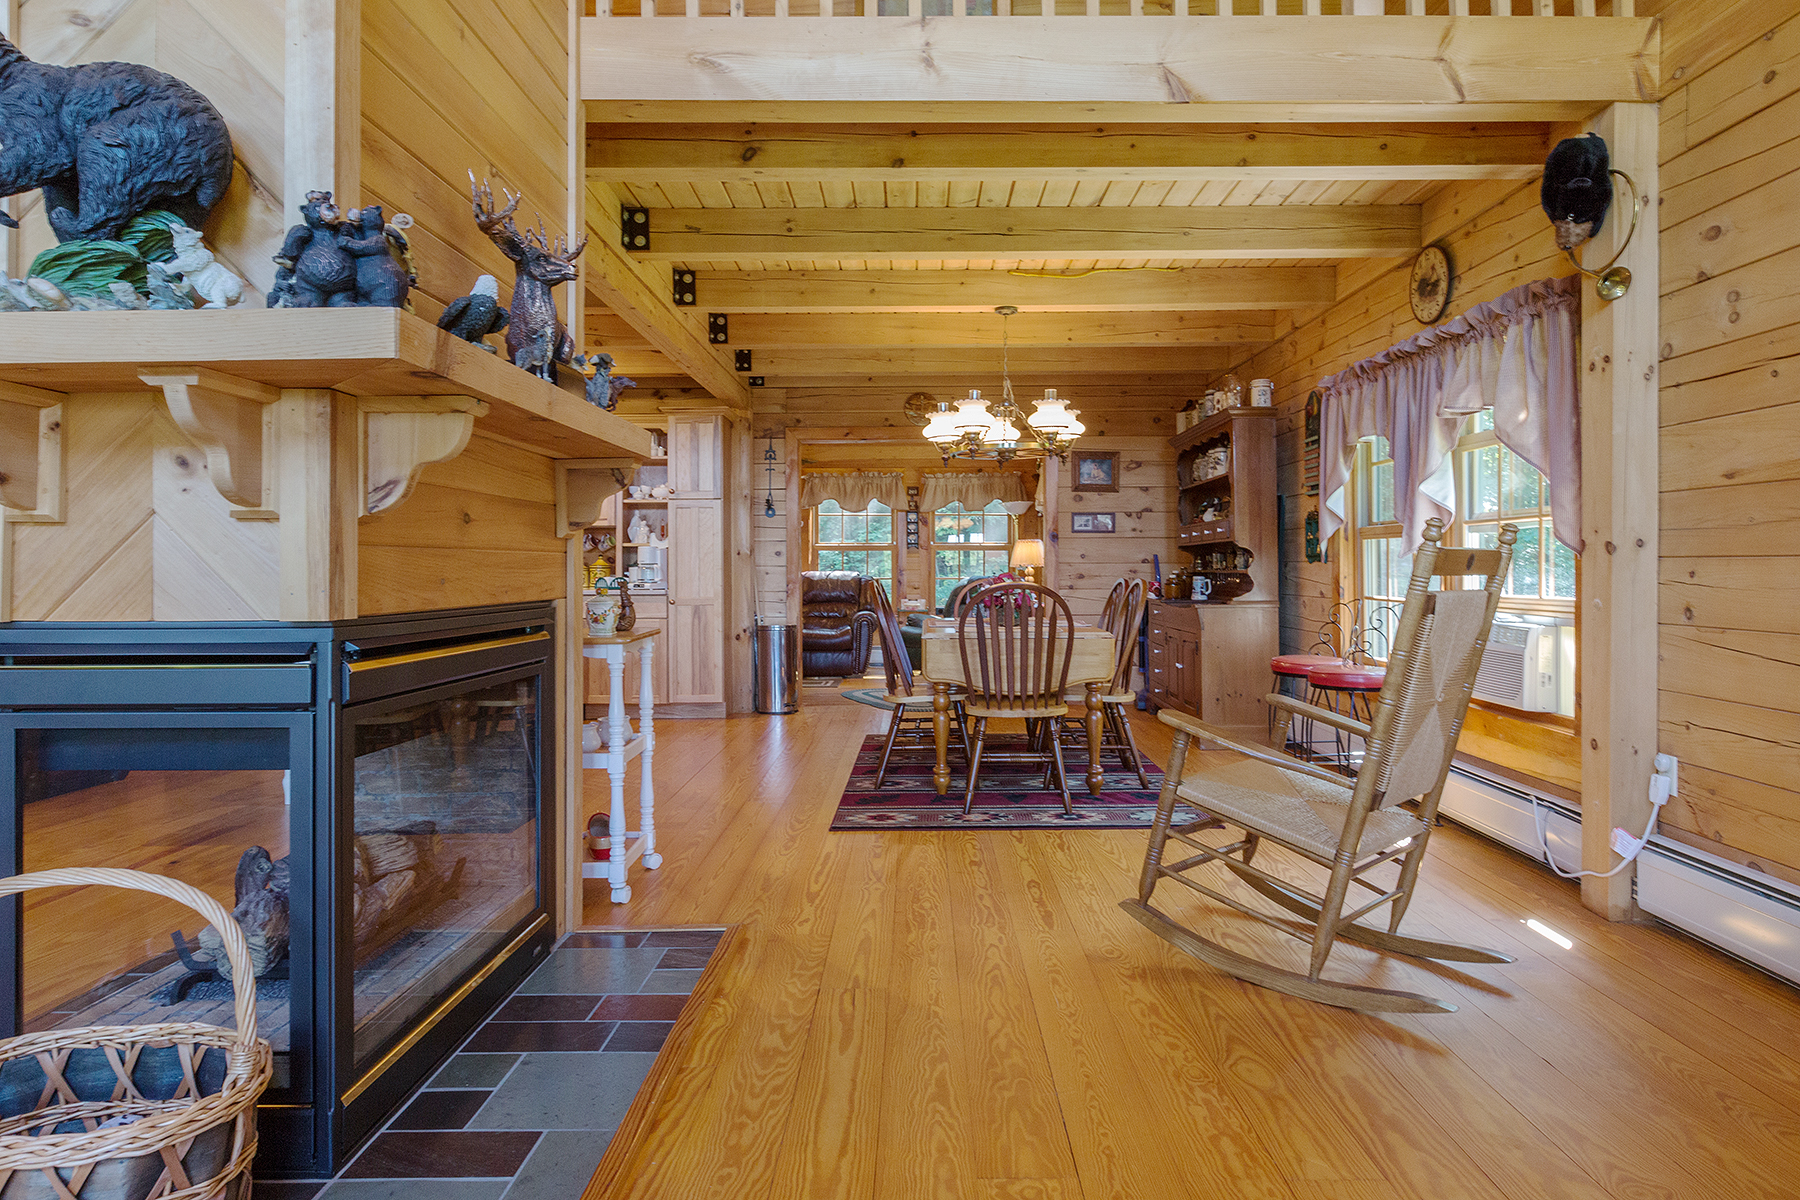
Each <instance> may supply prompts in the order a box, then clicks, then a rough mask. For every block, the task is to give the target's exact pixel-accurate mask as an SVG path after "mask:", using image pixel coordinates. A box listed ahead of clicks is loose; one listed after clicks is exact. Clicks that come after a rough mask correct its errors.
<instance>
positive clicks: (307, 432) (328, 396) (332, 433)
mask: <svg viewBox="0 0 1800 1200" xmlns="http://www.w3.org/2000/svg"><path fill="white" fill-rule="evenodd" d="M274 408H275V431H276V439H275V440H276V445H277V446H278V447H279V453H278V454H276V455H275V460H274V475H275V495H276V500H277V503H281V501H282V497H286V502H285V506H284V509H283V511H282V513H281V532H280V558H281V604H280V614H281V619H282V620H283V621H341V620H347V619H349V618H351V617H354V616H356V613H357V598H356V545H357V535H356V517H357V512H358V511H359V509H360V500H361V497H362V495H363V494H365V493H364V492H363V489H362V487H361V486H360V485H361V481H362V472H361V471H360V470H359V469H358V468H359V465H360V463H359V458H360V450H359V446H360V443H361V441H362V439H361V437H360V436H359V435H360V430H359V425H360V421H359V420H358V419H357V417H358V414H357V410H356V402H355V401H354V400H352V399H350V398H349V397H341V398H339V397H335V395H334V393H332V392H329V391H322V390H314V389H303V388H295V389H289V390H285V391H283V392H282V393H281V399H280V400H278V401H276V403H275V405H274Z"/></svg>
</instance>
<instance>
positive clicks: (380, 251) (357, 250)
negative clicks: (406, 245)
mask: <svg viewBox="0 0 1800 1200" xmlns="http://www.w3.org/2000/svg"><path fill="white" fill-rule="evenodd" d="M338 234H339V236H338V244H339V245H340V246H342V247H343V248H344V253H346V254H348V255H349V256H350V257H351V258H354V259H355V260H356V303H358V304H359V305H364V306H369V307H376V308H405V307H406V291H407V288H408V287H410V286H411V284H412V279H411V277H409V276H408V275H407V273H406V268H405V267H403V266H401V265H400V260H399V259H397V258H395V257H394V244H393V242H392V241H390V240H389V236H388V232H387V226H386V223H385V222H384V221H383V220H382V213H381V206H380V205H379V204H365V205H363V206H362V207H361V208H353V209H351V210H350V212H349V213H348V214H346V219H345V221H344V223H343V224H342V225H340V226H339V227H338ZM396 236H397V235H396Z"/></svg>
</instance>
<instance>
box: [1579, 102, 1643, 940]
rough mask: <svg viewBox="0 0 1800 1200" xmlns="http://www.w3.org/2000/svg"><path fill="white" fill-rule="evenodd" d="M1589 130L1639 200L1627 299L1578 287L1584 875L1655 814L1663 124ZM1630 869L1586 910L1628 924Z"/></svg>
mask: <svg viewBox="0 0 1800 1200" xmlns="http://www.w3.org/2000/svg"><path fill="white" fill-rule="evenodd" d="M1588 128H1589V129H1591V130H1592V131H1594V132H1596V133H1598V134H1599V135H1600V136H1601V137H1603V138H1605V139H1606V144H1607V146H1608V147H1609V148H1610V150H1611V154H1612V165H1613V167H1614V168H1615V169H1616V170H1620V171H1623V172H1625V173H1626V174H1627V175H1629V176H1630V177H1631V178H1632V180H1633V181H1634V182H1635V183H1636V184H1637V188H1638V191H1639V193H1640V194H1641V196H1642V199H1643V213H1642V215H1641V216H1640V217H1639V219H1638V227H1637V232H1636V234H1635V235H1633V236H1632V239H1631V245H1630V247H1629V249H1627V250H1626V251H1625V253H1624V255H1623V256H1622V257H1621V258H1620V259H1619V262H1620V264H1621V265H1623V266H1625V267H1628V268H1629V269H1630V271H1631V274H1632V286H1631V290H1630V291H1629V292H1628V293H1627V294H1626V295H1625V296H1624V297H1622V298H1621V299H1619V300H1616V301H1614V302H1612V303H1610V304H1609V303H1607V302H1606V301H1603V300H1601V299H1599V298H1598V297H1597V296H1596V295H1595V293H1594V284H1593V281H1591V280H1584V281H1583V285H1582V305H1581V310H1582V311H1581V340H1582V352H1583V356H1584V358H1585V362H1584V363H1583V364H1582V372H1581V464H1582V480H1581V508H1582V514H1581V532H1582V537H1583V538H1584V539H1585V541H1586V546H1585V548H1584V549H1583V552H1582V560H1581V607H1582V622H1581V631H1582V646H1581V659H1582V661H1581V681H1582V694H1581V711H1580V722H1581V865H1582V868H1583V869H1584V870H1588V871H1596V872H1604V871H1607V870H1610V869H1612V867H1613V866H1614V865H1616V864H1617V863H1618V861H1619V860H1618V856H1617V855H1615V854H1614V853H1613V852H1612V849H1611V846H1610V844H1609V841H1610V838H1611V834H1612V829H1613V827H1614V826H1623V827H1624V828H1626V829H1628V830H1630V831H1631V834H1632V836H1633V837H1636V836H1638V835H1640V834H1642V833H1643V832H1644V826H1645V823H1646V822H1647V821H1648V819H1649V814H1650V808H1651V805H1650V800H1649V790H1650V775H1651V771H1652V760H1653V759H1654V758H1655V757H1656V736H1657V728H1656V706H1657V695H1656V686H1657V668H1656V656H1657V627H1656V620H1657V503H1658V496H1657V470H1658V463H1657V453H1658V442H1657V437H1658V433H1657V340H1658V339H1657V322H1658V316H1659V305H1658V300H1657V284H1658V266H1659V256H1658V246H1657V237H1658V229H1657V220H1656V202H1657V194H1658V193H1657V188H1658V183H1657V145H1656V137H1657V112H1656V105H1654V104H1614V105H1612V106H1611V107H1609V108H1607V109H1606V110H1605V111H1604V112H1602V113H1601V114H1600V115H1599V116H1598V117H1596V118H1595V119H1594V120H1593V121H1592V122H1591V123H1590V124H1589V126H1588ZM1614 195H1615V197H1616V200H1615V203H1614V207H1613V211H1612V212H1611V213H1609V214H1608V216H1607V219H1606V224H1605V227H1604V228H1603V229H1602V231H1601V233H1600V236H1599V237H1597V238H1595V239H1594V240H1593V241H1591V242H1589V243H1588V244H1587V245H1586V246H1585V247H1584V248H1583V262H1584V264H1585V265H1586V266H1587V267H1588V268H1589V269H1590V270H1592V269H1597V268H1598V267H1600V266H1602V265H1603V264H1605V263H1606V261H1607V260H1608V259H1610V258H1612V256H1613V255H1614V254H1615V253H1617V252H1618V250H1619V248H1620V247H1621V246H1622V245H1623V244H1624V239H1625V237H1626V235H1627V231H1628V230H1629V229H1630V228H1631V210H1630V208H1629V207H1628V205H1629V200H1630V189H1629V188H1626V187H1623V186H1620V187H1617V188H1616V189H1615V192H1614ZM1635 873H1636V868H1635V866H1633V867H1627V868H1625V869H1624V870H1623V871H1620V872H1619V873H1618V874H1617V875H1614V876H1612V877H1611V878H1607V879H1602V878H1598V877H1594V876H1590V877H1588V878H1586V879H1583V880H1582V882H1581V899H1582V903H1584V904H1586V905H1587V906H1588V907H1589V908H1591V909H1593V910H1594V911H1596V912H1599V913H1603V914H1605V915H1606V916H1607V917H1608V918H1609V919H1611V920H1623V919H1625V918H1627V917H1629V916H1631V915H1632V912H1633V910H1634V907H1635V906H1634V904H1633V901H1632V898H1631V892H1632V887H1631V885H1632V879H1633V877H1634V875H1635Z"/></svg>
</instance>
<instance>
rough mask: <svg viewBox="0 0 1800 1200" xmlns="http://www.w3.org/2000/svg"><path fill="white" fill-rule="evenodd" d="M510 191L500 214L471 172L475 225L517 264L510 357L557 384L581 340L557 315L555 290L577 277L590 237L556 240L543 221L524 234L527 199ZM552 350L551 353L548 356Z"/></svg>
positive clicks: (508, 344)
mask: <svg viewBox="0 0 1800 1200" xmlns="http://www.w3.org/2000/svg"><path fill="white" fill-rule="evenodd" d="M501 190H502V191H505V192H506V207H505V208H502V209H499V210H497V211H496V209H495V208H494V193H493V189H491V188H490V187H489V186H488V182H487V180H485V179H484V180H482V181H481V182H480V183H479V184H478V183H476V182H475V172H473V171H470V172H469V198H470V201H471V202H472V203H473V205H474V208H475V224H476V225H477V226H478V227H479V228H480V229H481V232H483V233H485V234H487V235H488V237H489V238H491V239H492V240H493V243H494V245H496V246H498V247H500V252H501V253H502V254H504V255H506V257H508V258H510V259H512V260H513V262H514V264H515V265H516V273H515V275H514V277H513V296H512V308H511V309H510V310H509V313H510V319H509V320H508V323H507V326H506V356H507V357H508V358H510V359H511V360H512V361H513V363H514V364H515V365H517V366H520V367H523V368H524V369H526V370H528V371H530V372H531V373H532V374H533V375H536V376H538V377H539V378H541V379H547V380H549V381H550V382H551V383H555V382H556V364H557V363H567V362H568V361H569V360H570V359H572V358H574V356H575V341H574V339H573V338H571V337H570V336H569V331H568V328H567V327H566V326H564V325H563V323H562V320H561V319H560V318H559V317H558V316H557V315H556V297H555V296H554V295H553V294H552V293H551V291H550V289H551V288H553V287H555V286H556V285H557V284H559V283H568V282H569V281H570V280H572V279H574V278H575V276H576V274H577V271H578V268H577V266H576V264H577V263H578V262H579V261H580V260H581V252H582V251H583V250H585V249H587V239H586V238H582V239H581V243H580V244H579V245H577V246H575V247H573V248H571V247H570V246H569V243H568V241H567V240H566V239H564V238H560V237H559V238H557V239H556V240H555V242H551V241H550V239H549V238H548V237H546V236H545V234H544V230H543V223H542V221H540V222H539V225H538V228H537V229H527V230H525V231H524V232H522V233H521V232H520V231H519V229H518V227H517V226H516V225H514V224H513V219H512V214H513V211H514V210H515V209H517V208H518V207H519V201H520V199H521V198H522V197H520V196H517V195H514V194H513V193H512V192H511V191H508V190H507V189H504V188H502V189H501ZM546 351H547V352H546Z"/></svg>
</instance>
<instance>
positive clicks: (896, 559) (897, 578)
mask: <svg viewBox="0 0 1800 1200" xmlns="http://www.w3.org/2000/svg"><path fill="white" fill-rule="evenodd" d="M826 503H829V504H836V503H837V501H835V500H829V501H826ZM877 504H881V501H879V500H872V501H870V503H869V507H868V508H865V509H862V510H861V511H860V512H847V511H846V510H845V509H844V508H843V506H842V505H839V506H838V512H839V513H841V514H843V515H846V516H869V515H876V514H873V513H872V512H871V511H870V510H871V509H873V508H874V507H875V505H877ZM822 507H824V505H814V506H813V507H812V508H809V509H807V510H806V562H807V567H806V569H807V570H809V571H818V570H821V569H823V568H821V567H820V566H819V554H820V552H821V551H832V552H838V553H842V552H850V553H856V552H858V551H871V550H873V551H881V550H885V551H886V552H887V556H888V574H887V576H886V577H885V578H884V577H882V576H880V575H872V576H870V577H871V578H874V579H880V580H881V581H882V583H883V585H884V586H885V587H886V588H887V590H888V594H889V595H890V596H894V595H899V594H900V591H899V589H900V588H901V586H902V585H903V584H904V583H905V581H906V574H905V571H906V566H905V559H904V558H903V557H902V555H901V552H900V523H901V522H902V521H903V520H904V519H905V510H904V509H898V510H896V509H891V508H890V509H888V510H887V512H886V514H885V515H886V516H887V517H888V518H889V519H888V540H887V541H885V542H822V541H820V540H819V516H820V513H819V509H820V508H822ZM882 507H883V508H887V506H886V505H882ZM834 515H835V514H834ZM861 573H862V574H865V575H866V574H868V572H866V571H864V572H861Z"/></svg>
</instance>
